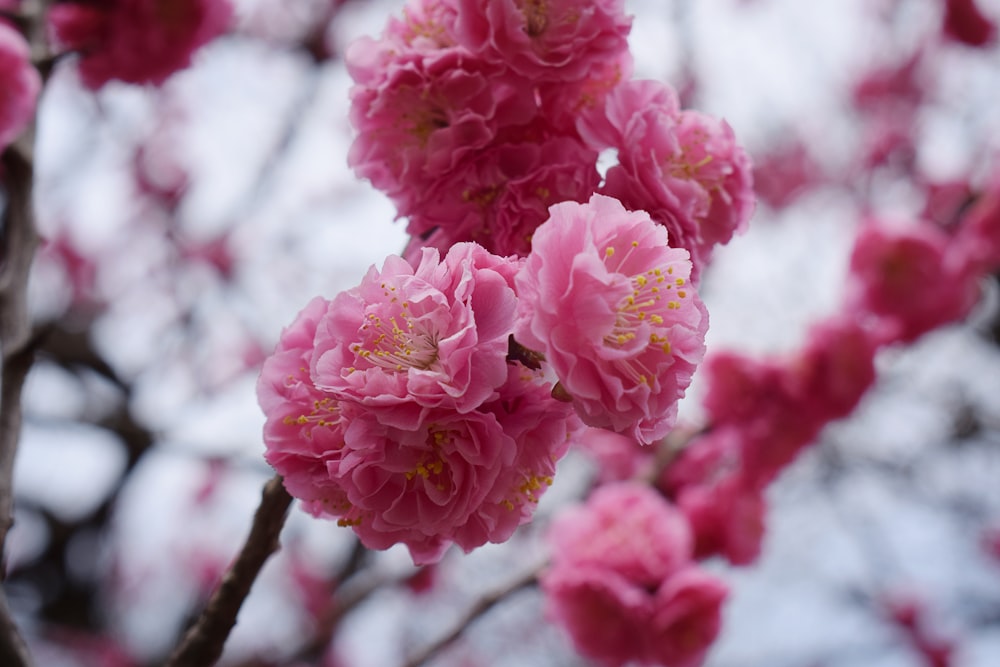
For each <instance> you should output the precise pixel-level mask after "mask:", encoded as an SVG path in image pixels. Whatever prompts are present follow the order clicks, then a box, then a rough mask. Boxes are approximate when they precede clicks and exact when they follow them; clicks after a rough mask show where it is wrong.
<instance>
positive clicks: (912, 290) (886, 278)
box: [849, 221, 979, 342]
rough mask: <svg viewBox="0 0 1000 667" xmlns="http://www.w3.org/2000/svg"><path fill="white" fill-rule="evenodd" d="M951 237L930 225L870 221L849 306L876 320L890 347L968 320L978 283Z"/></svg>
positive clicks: (856, 255) (860, 243) (857, 253)
mask: <svg viewBox="0 0 1000 667" xmlns="http://www.w3.org/2000/svg"><path fill="white" fill-rule="evenodd" d="M964 259H965V258H964V257H963V256H962V254H961V253H953V252H949V238H948V236H947V235H946V234H944V233H943V232H942V231H940V230H939V229H938V228H936V227H934V226H933V225H931V224H929V223H920V224H917V225H906V226H902V225H900V226H890V225H888V224H880V223H877V222H875V221H870V222H869V223H868V224H867V225H866V226H865V227H864V228H863V229H862V230H861V233H860V234H859V235H858V238H857V240H856V241H855V246H854V252H853V254H852V255H851V280H852V284H851V290H850V295H849V306H850V307H851V308H852V309H853V310H854V311H855V312H860V313H864V314H869V315H873V316H875V317H876V318H877V320H878V322H879V325H880V330H881V331H882V336H883V339H884V341H885V342H894V341H899V342H909V341H912V340H914V339H916V338H918V337H919V336H921V335H923V334H925V333H927V332H928V331H930V330H932V329H935V328H937V327H939V326H941V325H943V324H946V323H948V322H952V321H955V320H958V319H960V318H962V317H964V316H965V315H966V314H967V313H968V312H969V310H970V309H971V308H972V306H973V304H975V301H976V299H977V298H978V294H979V289H978V279H977V277H976V275H975V273H973V272H972V271H969V270H968V268H969V267H968V266H967V262H965V261H964Z"/></svg>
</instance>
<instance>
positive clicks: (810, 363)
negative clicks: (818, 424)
mask: <svg viewBox="0 0 1000 667" xmlns="http://www.w3.org/2000/svg"><path fill="white" fill-rule="evenodd" d="M879 343H880V340H879V337H878V335H877V334H876V333H874V332H870V331H868V330H867V329H865V328H864V327H863V326H862V325H861V324H860V323H859V322H858V320H857V318H854V317H845V316H836V317H832V318H830V319H828V320H825V321H823V322H819V323H817V324H816V325H815V326H813V327H812V328H810V330H809V334H808V340H807V342H806V345H805V347H804V348H803V350H802V351H801V352H800V353H799V355H798V356H797V358H796V359H795V360H794V361H793V364H792V368H791V369H790V370H791V372H792V374H793V375H794V378H793V380H792V381H793V382H794V383H795V386H796V388H797V393H798V398H799V399H800V400H799V402H800V403H801V405H802V407H801V411H802V412H807V413H810V414H814V415H817V419H818V420H823V421H829V420H833V419H840V418H842V417H846V416H847V415H849V414H850V413H851V412H852V411H853V410H854V408H856V407H857V405H858V403H860V402H861V397H862V396H863V395H864V393H865V392H866V391H867V390H868V388H869V387H871V386H872V385H873V384H875V353H876V352H877V351H878V346H879Z"/></svg>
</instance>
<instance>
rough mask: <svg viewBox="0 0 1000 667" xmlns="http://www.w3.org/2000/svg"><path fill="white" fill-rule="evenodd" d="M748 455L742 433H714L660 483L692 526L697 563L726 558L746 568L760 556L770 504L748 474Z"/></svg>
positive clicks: (734, 430) (735, 430)
mask: <svg viewBox="0 0 1000 667" xmlns="http://www.w3.org/2000/svg"><path fill="white" fill-rule="evenodd" d="M743 450H744V436H743V434H742V433H741V431H740V429H738V428H733V427H717V428H713V429H712V430H711V431H709V432H708V433H707V434H706V435H704V436H702V437H700V438H698V439H696V440H694V441H692V442H691V443H690V444H689V445H688V447H687V448H686V449H685V450H684V452H683V453H682V454H681V456H680V457H679V458H678V459H677V460H676V461H675V462H674V463H673V464H671V465H670V466H669V467H667V469H666V470H664V472H663V475H662V476H661V477H660V480H659V485H660V486H661V488H663V490H664V491H665V492H666V493H667V495H668V496H669V497H671V498H673V499H674V502H675V503H676V504H677V507H678V508H679V509H680V510H681V511H682V512H683V513H684V515H685V517H686V518H687V520H688V522H689V523H690V525H691V531H692V534H693V536H694V557H695V558H697V559H703V558H709V557H711V556H715V555H722V556H724V557H725V558H727V559H728V560H729V562H731V563H733V564H734V565H747V564H750V563H752V562H753V561H755V560H756V559H757V557H758V555H760V548H761V540H762V538H763V536H764V528H765V525H764V520H765V516H766V512H767V503H766V501H765V499H764V496H763V492H762V487H761V485H760V484H756V483H754V482H753V480H752V479H750V478H748V477H747V475H746V474H745V472H744V470H743V467H742V461H743Z"/></svg>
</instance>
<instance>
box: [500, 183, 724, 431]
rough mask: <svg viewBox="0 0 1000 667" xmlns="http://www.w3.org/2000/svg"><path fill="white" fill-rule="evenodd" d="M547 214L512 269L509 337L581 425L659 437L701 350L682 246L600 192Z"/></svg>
mask: <svg viewBox="0 0 1000 667" xmlns="http://www.w3.org/2000/svg"><path fill="white" fill-rule="evenodd" d="M550 212H551V216H550V218H549V220H548V221H547V222H545V223H544V224H543V225H542V226H541V227H539V228H538V230H537V231H536V232H535V235H534V239H533V242H532V251H531V254H530V255H529V256H528V258H527V259H526V260H525V264H524V268H523V269H522V271H521V272H520V273H519V274H518V276H517V281H516V282H517V288H518V292H519V295H520V297H521V299H520V303H519V310H518V324H517V330H516V332H515V336H516V337H517V339H518V341H519V342H520V343H521V344H523V345H525V346H527V347H529V348H532V349H534V350H537V351H539V352H542V353H543V354H544V355H545V357H546V359H547V361H548V363H549V364H550V365H551V367H552V369H553V371H554V372H555V374H556V376H557V377H558V378H559V382H560V384H561V385H562V387H563V388H564V389H565V391H566V392H568V393H569V395H570V396H572V399H573V404H574V406H575V407H576V409H577V412H578V413H579V414H580V416H581V418H582V419H583V421H584V422H585V423H587V424H588V425H590V426H597V427H601V428H609V429H611V430H613V431H616V432H619V433H625V434H628V435H629V436H631V437H634V438H636V439H637V440H639V441H641V442H643V443H647V444H648V443H651V442H653V441H655V440H658V439H659V438H662V437H663V436H664V435H666V434H667V433H668V432H669V431H670V429H671V428H672V427H673V424H674V421H675V417H676V410H677V401H678V399H679V398H680V397H681V396H683V395H684V390H685V389H686V388H687V386H688V385H689V384H690V382H691V376H692V374H693V373H694V370H695V367H696V366H697V364H698V363H699V362H700V361H701V359H702V357H703V356H704V337H705V331H706V330H707V328H708V312H707V310H706V309H705V306H704V305H703V304H702V302H701V300H700V299H699V298H698V295H697V293H696V292H695V291H694V290H693V289H692V287H691V285H690V284H689V283H688V279H689V277H690V272H691V262H690V261H689V259H688V253H687V251H685V250H682V249H676V248H670V247H669V246H668V245H667V232H666V229H665V228H663V227H662V226H659V225H657V224H655V223H654V222H653V221H652V220H650V218H649V216H648V215H646V214H645V213H643V212H629V211H626V210H625V209H624V207H622V205H621V204H620V203H619V202H618V201H616V200H614V199H611V198H609V197H604V196H601V195H594V196H593V197H592V198H591V200H590V202H589V203H587V204H577V203H574V202H564V203H562V204H557V205H556V206H553V207H552V208H551V209H550Z"/></svg>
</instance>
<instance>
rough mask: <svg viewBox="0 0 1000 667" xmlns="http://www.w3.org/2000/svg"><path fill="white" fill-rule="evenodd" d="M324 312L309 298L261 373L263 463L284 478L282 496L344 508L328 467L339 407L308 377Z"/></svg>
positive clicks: (340, 439) (335, 449)
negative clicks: (285, 490) (315, 340)
mask: <svg viewBox="0 0 1000 667" xmlns="http://www.w3.org/2000/svg"><path fill="white" fill-rule="evenodd" d="M327 308H328V302H327V301H326V300H325V299H322V298H320V297H317V298H315V299H313V300H312V301H310V302H309V304H308V305H307V306H306V307H305V308H304V309H303V310H302V312H300V313H299V314H298V316H297V317H296V318H295V320H294V321H293V322H292V324H290V325H289V326H288V327H287V328H286V329H285V330H284V331H283V332H282V334H281V339H280V341H279V343H278V346H277V348H276V349H275V351H274V354H273V355H272V356H270V357H268V358H267V359H266V360H265V361H264V366H263V368H262V369H261V374H260V379H259V380H258V381H257V400H258V402H259V403H260V407H261V410H263V412H264V415H265V416H266V417H267V421H266V422H265V424H264V446H265V448H266V452H265V454H264V459H265V460H266V461H267V462H268V463H269V464H270V465H271V467H273V468H274V469H275V471H277V472H278V474H280V475H282V476H283V477H284V484H285V488H286V489H287V490H288V493H290V494H291V495H292V496H295V497H296V498H299V499H301V500H306V501H309V500H317V501H322V502H323V504H324V505H325V506H327V507H344V506H346V502H347V498H346V495H345V494H344V493H343V492H342V491H341V489H340V486H339V483H338V481H337V479H336V478H331V476H330V474H329V468H328V463H329V462H331V461H337V460H338V459H339V457H340V456H341V452H342V450H343V447H344V420H343V415H342V405H341V403H340V402H339V401H337V400H336V399H335V398H333V397H332V396H330V395H329V394H327V393H325V392H323V391H321V390H319V389H317V388H316V386H315V385H314V384H313V382H312V378H311V377H310V375H309V360H310V358H311V356H312V349H313V339H314V337H315V335H316V328H317V325H318V323H319V321H320V320H321V319H322V317H323V316H324V315H325V313H326V311H327Z"/></svg>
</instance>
